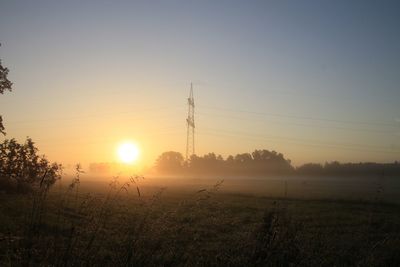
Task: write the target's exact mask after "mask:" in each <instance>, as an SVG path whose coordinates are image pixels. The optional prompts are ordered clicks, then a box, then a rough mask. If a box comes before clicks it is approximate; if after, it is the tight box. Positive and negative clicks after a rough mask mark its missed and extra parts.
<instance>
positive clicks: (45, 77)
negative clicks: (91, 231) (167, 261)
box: [0, 0, 400, 164]
mask: <svg viewBox="0 0 400 267" xmlns="http://www.w3.org/2000/svg"><path fill="white" fill-rule="evenodd" d="M399 14H400V2H398V1H5V0H1V1H0V42H1V43H2V47H1V48H0V57H1V59H2V62H3V65H6V66H7V67H8V68H9V69H10V79H11V80H12V81H13V82H14V91H13V92H12V93H7V94H5V95H3V96H1V97H0V114H2V115H3V117H4V120H5V124H6V129H7V132H8V137H17V138H19V139H23V138H24V137H25V136H27V135H29V136H31V137H32V138H34V140H37V143H38V145H39V147H40V148H41V151H42V152H43V153H46V154H47V155H49V157H51V158H52V159H55V160H60V161H65V162H73V161H83V162H91V161H109V160H112V158H110V156H109V154H110V153H111V154H112V153H113V151H112V149H113V147H114V146H115V143H116V142H118V141H119V140H121V139H124V138H127V139H134V140H136V141H137V142H138V143H140V144H141V146H142V150H143V152H144V158H146V161H147V162H151V161H152V160H153V159H154V157H155V156H156V155H158V154H159V153H161V152H162V151H165V150H177V151H180V152H184V147H185V116H186V106H185V105H186V102H185V101H186V97H187V94H188V90H189V86H190V82H191V81H193V83H194V90H195V101H196V104H197V105H196V122H197V135H196V140H197V148H198V150H197V151H198V153H199V154H204V153H207V152H211V151H213V152H216V153H220V154H223V155H224V156H226V155H228V154H235V153H239V152H247V151H249V152H250V151H252V150H254V149H256V148H266V149H275V150H277V151H279V152H282V153H284V155H285V156H287V157H288V158H290V159H292V161H293V162H294V163H295V164H301V163H303V162H307V161H314V162H324V161H329V160H336V159H337V160H340V161H380V162H383V161H394V160H399V159H400V141H399V140H400V105H399V100H400V88H399V85H400V30H399V29H400V16H399ZM166 136H168V138H166ZM99 151H102V152H99ZM146 153H147V154H146ZM149 164H150V163H149Z"/></svg>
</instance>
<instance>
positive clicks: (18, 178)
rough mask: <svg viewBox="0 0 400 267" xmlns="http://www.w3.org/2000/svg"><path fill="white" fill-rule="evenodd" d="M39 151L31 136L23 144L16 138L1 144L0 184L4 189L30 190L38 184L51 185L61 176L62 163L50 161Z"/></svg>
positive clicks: (14, 190) (15, 190)
mask: <svg viewBox="0 0 400 267" xmlns="http://www.w3.org/2000/svg"><path fill="white" fill-rule="evenodd" d="M37 152H38V149H37V148H36V147H35V144H34V142H33V141H32V139H30V138H27V139H26V141H25V143H23V144H20V143H18V142H17V141H16V140H15V139H10V140H8V139H6V140H4V141H3V143H1V144H0V184H1V187H2V188H3V190H6V191H11V192H12V191H13V192H28V191H32V190H34V189H35V188H37V187H38V186H43V185H45V186H46V187H50V186H51V185H53V184H54V183H55V182H56V181H57V180H58V179H60V178H61V170H62V167H61V165H60V164H57V163H50V162H49V161H48V160H47V159H46V158H45V156H43V155H38V154H37Z"/></svg>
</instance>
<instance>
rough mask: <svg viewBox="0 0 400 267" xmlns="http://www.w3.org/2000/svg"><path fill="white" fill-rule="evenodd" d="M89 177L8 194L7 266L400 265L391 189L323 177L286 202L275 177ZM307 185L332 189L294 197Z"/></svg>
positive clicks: (290, 190)
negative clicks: (351, 191) (387, 197)
mask: <svg viewBox="0 0 400 267" xmlns="http://www.w3.org/2000/svg"><path fill="white" fill-rule="evenodd" d="M90 180H91V179H90V178H87V181H86V182H85V178H83V179H82V180H81V182H80V184H78V183H76V184H75V185H74V186H73V187H68V186H67V183H66V181H64V185H56V186H55V187H54V188H53V189H52V191H50V192H42V193H40V194H39V193H36V194H34V195H30V196H21V195H8V194H2V195H1V196H0V198H1V203H2V205H1V206H0V222H1V223H0V248H1V250H0V251H1V255H0V262H1V265H2V266H19V265H42V266H43V265H46V266H93V265H95V266H96V265H98V266H100V265H101V266H109V265H116V266H217V265H218V266H290V265H296V266H334V265H336V266H354V265H360V266H395V265H398V264H400V257H399V253H398V252H399V249H398V248H399V246H400V207H399V206H398V205H396V204H390V203H385V202H383V201H382V199H384V198H383V197H382V195H384V193H382V192H387V189H384V190H382V192H378V193H376V192H375V191H372V192H371V193H370V195H371V196H370V198H371V199H375V201H370V202H366V201H358V200H357V198H358V197H355V198H349V199H346V198H343V196H344V195H336V196H334V195H333V193H334V192H335V191H332V188H335V187H334V186H332V183H333V182H332V181H330V180H326V181H322V180H318V179H315V180H313V179H309V180H307V181H297V180H290V181H288V182H287V184H288V186H287V189H286V195H287V198H285V197H284V196H285V186H283V187H282V181H281V180H278V179H272V180H270V181H268V180H267V181H262V180H246V181H247V183H246V182H245V181H243V180H239V179H236V180H228V179H225V181H224V182H222V183H219V182H218V181H217V180H215V179H208V180H202V179H191V180H184V182H183V181H182V180H181V179H166V178H162V179H161V178H159V179H156V178H146V179H144V180H142V179H137V180H132V181H130V182H128V183H123V180H120V181H113V182H112V183H111V184H107V183H106V182H105V181H103V182H94V181H90ZM311 180H313V181H314V182H313V183H312V182H311ZM162 181H164V183H165V184H163V182H162ZM278 181H279V182H278ZM304 182H306V185H308V187H306V188H315V186H316V185H318V184H322V185H323V183H324V182H326V183H331V184H329V188H330V189H331V191H330V193H331V195H326V196H325V197H322V198H321V199H317V196H318V195H317V193H318V194H323V192H324V191H323V190H325V189H324V187H323V186H320V190H319V191H318V190H317V192H316V193H315V195H306V193H307V191H305V190H304V192H305V193H304V195H302V196H301V195H296V194H300V192H301V191H300V188H301V186H299V189H297V191H296V188H295V187H294V185H295V184H300V185H302V186H304V187H305V186H306V185H304ZM347 182H349V181H347ZM341 183H342V184H346V183H345V178H343V180H342V181H341ZM283 184H284V183H283ZM273 185H275V187H273ZM313 186H314V187H313ZM339 187H340V183H339V184H338V188H339ZM272 188H275V189H276V190H272ZM327 188H328V187H327ZM371 188H373V186H371ZM250 189H252V190H250ZM255 189H257V190H259V191H257V190H255ZM267 189H269V190H271V194H268V191H265V190H267ZM278 189H279V190H278ZM342 189H343V191H346V188H343V186H342ZM378 189H379V186H378ZM262 190H264V191H262ZM347 190H348V189H347ZM357 190H360V189H359V188H357ZM339 191H340V190H339ZM360 191H361V190H360ZM367 191H368V190H367ZM367 191H366V192H367ZM272 192H275V194H272ZM279 192H280V193H279ZM282 192H283V193H282ZM355 192H358V191H355ZM347 193H348V191H346V194H347ZM365 194H366V193H365ZM366 195H368V194H366Z"/></svg>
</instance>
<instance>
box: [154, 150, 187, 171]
mask: <svg viewBox="0 0 400 267" xmlns="http://www.w3.org/2000/svg"><path fill="white" fill-rule="evenodd" d="M183 163H184V159H183V156H182V154H181V153H179V152H175V151H168V152H164V153H162V154H161V155H160V156H159V157H158V159H157V160H156V169H157V171H160V172H165V173H179V172H181V171H182V169H183Z"/></svg>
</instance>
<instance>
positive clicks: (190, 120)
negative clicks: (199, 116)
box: [186, 83, 195, 160]
mask: <svg viewBox="0 0 400 267" xmlns="http://www.w3.org/2000/svg"><path fill="white" fill-rule="evenodd" d="M188 106H189V110H188V116H187V119H186V123H187V134H186V160H189V158H190V156H192V155H194V154H195V150H194V128H195V127H194V97H193V84H192V83H190V93H189V98H188Z"/></svg>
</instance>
